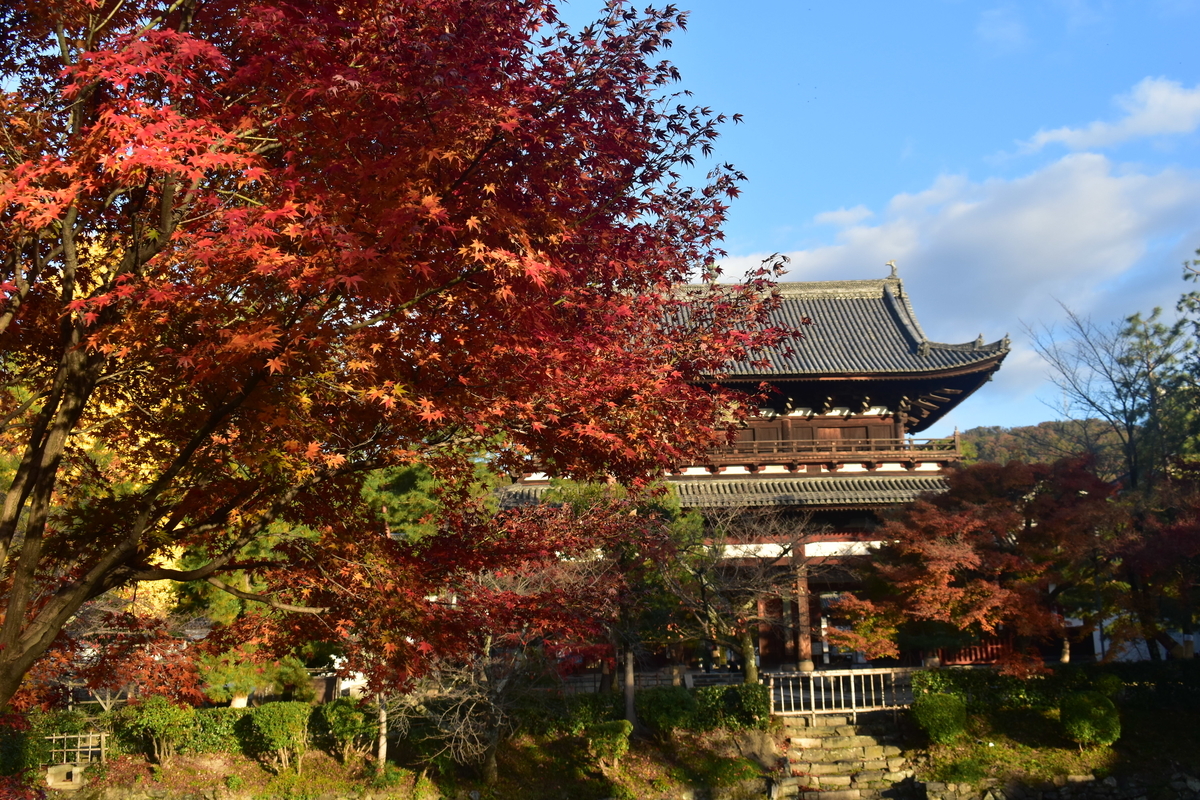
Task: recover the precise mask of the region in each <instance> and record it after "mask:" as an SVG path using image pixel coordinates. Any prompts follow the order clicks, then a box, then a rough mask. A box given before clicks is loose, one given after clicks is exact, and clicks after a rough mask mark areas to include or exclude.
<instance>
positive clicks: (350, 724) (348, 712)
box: [315, 697, 376, 764]
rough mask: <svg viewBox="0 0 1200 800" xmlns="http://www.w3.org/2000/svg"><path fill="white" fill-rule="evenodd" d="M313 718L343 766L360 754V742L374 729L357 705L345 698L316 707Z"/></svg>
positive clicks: (372, 722)
mask: <svg viewBox="0 0 1200 800" xmlns="http://www.w3.org/2000/svg"><path fill="white" fill-rule="evenodd" d="M315 716H316V718H317V720H318V721H319V722H320V724H321V728H322V729H323V732H324V733H325V734H327V736H328V737H329V740H330V742H331V743H332V745H333V748H334V749H335V750H336V751H337V754H338V755H340V756H341V759H342V763H343V764H344V763H346V762H347V761H349V760H350V759H352V758H353V757H354V755H355V754H356V753H358V752H360V750H361V747H360V746H359V742H360V740H361V739H362V738H363V737H364V736H366V735H368V734H370V733H372V732H374V729H375V727H376V723H375V721H374V720H371V719H368V717H367V715H366V713H365V712H364V711H363V710H362V709H361V708H359V706H358V704H357V703H355V702H354V701H353V700H350V699H349V698H345V697H339V698H338V699H337V700H334V701H332V702H330V703H325V704H324V705H320V706H317V710H316V714H315Z"/></svg>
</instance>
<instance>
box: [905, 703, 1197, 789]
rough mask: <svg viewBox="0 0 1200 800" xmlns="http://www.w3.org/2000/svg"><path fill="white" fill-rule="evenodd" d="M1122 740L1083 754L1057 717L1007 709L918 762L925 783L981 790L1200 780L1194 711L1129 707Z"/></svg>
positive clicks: (978, 718) (973, 723)
mask: <svg viewBox="0 0 1200 800" xmlns="http://www.w3.org/2000/svg"><path fill="white" fill-rule="evenodd" d="M1120 712H1121V723H1122V731H1123V732H1122V736H1121V739H1120V740H1119V741H1118V742H1117V743H1116V744H1115V745H1113V746H1111V747H1090V748H1089V747H1084V748H1080V747H1079V745H1077V744H1076V743H1075V742H1072V741H1071V740H1070V739H1068V738H1067V737H1066V734H1065V733H1064V731H1063V728H1062V724H1061V722H1060V720H1059V712H1058V711H1057V710H1054V709H1052V710H1035V709H1003V710H999V711H993V712H991V713H984V714H973V715H971V716H970V718H969V720H968V723H967V735H966V736H965V737H964V738H963V739H962V740H961V741H959V742H956V743H954V744H949V745H937V744H934V745H930V746H929V748H928V750H927V751H926V753H927V758H926V759H923V760H921V761H920V762H919V763H918V770H917V772H918V778H919V779H920V780H936V781H946V782H948V783H978V782H980V781H982V780H985V779H989V778H991V779H998V780H1001V781H1005V780H1009V779H1014V778H1015V779H1017V780H1020V781H1022V782H1026V783H1030V784H1037V783H1043V782H1047V781H1052V780H1053V779H1054V778H1055V777H1056V776H1061V775H1086V774H1093V775H1096V776H1097V777H1105V776H1108V775H1138V776H1141V777H1143V778H1149V779H1151V780H1158V779H1162V778H1163V777H1164V776H1168V775H1171V774H1173V773H1175V772H1178V771H1180V770H1182V771H1183V772H1188V773H1191V774H1197V773H1200V726H1197V725H1196V724H1195V718H1194V715H1193V714H1192V713H1190V712H1189V711H1188V710H1185V709H1180V708H1168V707H1164V706H1163V705H1162V704H1155V703H1146V702H1127V703H1124V704H1122V705H1121V707H1120Z"/></svg>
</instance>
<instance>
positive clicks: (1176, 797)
mask: <svg viewBox="0 0 1200 800" xmlns="http://www.w3.org/2000/svg"><path fill="white" fill-rule="evenodd" d="M925 793H926V795H927V797H928V798H929V800H1093V799H1095V800H1200V779H1198V778H1195V777H1193V776H1191V775H1184V774H1182V773H1177V774H1175V775H1172V776H1170V777H1169V778H1163V779H1160V780H1151V779H1148V778H1142V777H1136V778H1121V779H1118V778H1114V777H1108V778H1104V779H1102V780H1101V779H1098V778H1095V777H1093V776H1091V775H1069V776H1062V777H1060V778H1058V779H1056V780H1055V781H1054V782H1053V783H1047V784H1041V785H1037V786H1027V785H1024V784H1019V783H1008V784H1000V783H999V782H996V781H983V782H982V783H980V784H977V785H972V784H966V783H961V784H957V783H939V782H936V781H930V782H928V783H926V784H925Z"/></svg>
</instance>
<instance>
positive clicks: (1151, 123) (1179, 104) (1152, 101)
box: [1022, 78, 1200, 152]
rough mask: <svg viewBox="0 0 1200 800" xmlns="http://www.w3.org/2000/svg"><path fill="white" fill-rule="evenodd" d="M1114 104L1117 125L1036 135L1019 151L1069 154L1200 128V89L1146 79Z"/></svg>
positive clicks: (1095, 123)
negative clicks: (1057, 147) (1059, 147)
mask: <svg viewBox="0 0 1200 800" xmlns="http://www.w3.org/2000/svg"><path fill="white" fill-rule="evenodd" d="M1115 102H1116V104H1117V105H1118V106H1119V107H1120V108H1121V109H1122V110H1123V111H1124V112H1125V116H1124V117H1122V118H1121V119H1119V120H1117V121H1116V122H1093V123H1091V124H1090V125H1088V126H1086V127H1083V128H1066V127H1064V128H1055V129H1054V130H1052V131H1046V130H1043V131H1038V132H1037V133H1036V134H1034V136H1033V138H1031V139H1030V140H1029V141H1027V142H1024V143H1023V144H1022V150H1024V151H1026V152H1029V151H1033V150H1040V149H1041V148H1043V147H1045V146H1046V145H1048V144H1052V143H1056V142H1057V143H1060V144H1063V145H1065V146H1067V147H1068V148H1070V149H1072V150H1086V149H1089V148H1098V147H1109V146H1112V145H1115V144H1120V143H1121V142H1127V141H1129V140H1131V139H1142V138H1145V137H1149V136H1166V135H1170V134H1184V133H1192V132H1193V131H1195V130H1196V128H1197V127H1200V85H1198V86H1196V87H1195V88H1193V89H1186V88H1184V87H1183V85H1182V84H1180V83H1179V82H1178V81H1171V80H1167V79H1166V78H1145V79H1144V80H1142V81H1141V82H1140V83H1138V84H1137V86H1134V87H1133V91H1131V92H1130V93H1129V94H1125V95H1121V96H1119V97H1117V98H1116V101H1115Z"/></svg>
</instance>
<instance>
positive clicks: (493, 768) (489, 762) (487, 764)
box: [483, 735, 500, 786]
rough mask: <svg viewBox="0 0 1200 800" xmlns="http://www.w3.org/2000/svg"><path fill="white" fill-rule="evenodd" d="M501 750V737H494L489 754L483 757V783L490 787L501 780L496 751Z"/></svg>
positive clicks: (486, 753) (489, 744) (488, 749)
mask: <svg viewBox="0 0 1200 800" xmlns="http://www.w3.org/2000/svg"><path fill="white" fill-rule="evenodd" d="M499 749H500V742H499V737H498V736H496V735H493V736H492V737H491V741H489V742H488V748H487V752H485V753H484V755H483V782H484V783H486V784H487V785H488V786H492V785H494V784H495V783H496V782H497V781H498V780H500V768H499V766H498V765H497V764H496V751H497V750H499Z"/></svg>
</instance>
